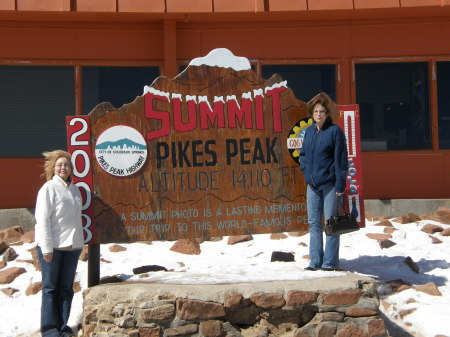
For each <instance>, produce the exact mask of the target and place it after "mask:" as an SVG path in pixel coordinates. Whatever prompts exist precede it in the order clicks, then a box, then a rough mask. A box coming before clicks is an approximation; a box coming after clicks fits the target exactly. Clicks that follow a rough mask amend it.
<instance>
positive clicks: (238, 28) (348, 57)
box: [0, 0, 450, 208]
mask: <svg viewBox="0 0 450 337" xmlns="http://www.w3.org/2000/svg"><path fill="white" fill-rule="evenodd" d="M149 3H150V2H149V1H140V2H139V1H125V0H119V1H116V0H114V1H110V0H104V1H95V2H93V1H88V0H77V1H69V0H54V1H37V0H36V1H32V0H15V1H1V2H0V45H1V46H2V47H1V48H0V64H1V65H5V64H6V65H8V64H35V65H42V64H44V65H60V64H64V65H74V66H78V65H90V64H94V65H115V64H120V65H133V64H142V63H143V62H147V63H148V62H150V63H152V62H153V63H154V64H160V65H161V67H162V73H163V74H164V75H166V76H171V77H172V76H175V75H176V74H177V72H178V65H180V64H184V63H186V62H187V61H189V60H191V59H193V58H195V57H198V56H203V55H206V54H207V53H208V52H209V51H211V50H212V49H214V48H217V47H225V48H228V49H230V50H231V51H232V52H233V53H234V54H235V55H239V56H245V57H247V58H248V59H250V60H251V61H252V62H253V63H255V64H256V67H257V69H258V70H260V67H261V65H263V64H274V63H276V64H295V63H323V62H332V63H335V64H337V69H338V70H337V72H338V74H337V75H338V76H337V84H336V87H337V102H338V103H339V104H354V103H356V98H355V87H354V80H353V79H354V72H353V68H354V64H355V62H361V61H365V62H366V61H367V62H372V61H381V60H399V59H401V60H428V61H430V62H431V64H433V62H435V61H436V60H439V59H446V60H447V59H448V60H450V13H449V12H450V11H449V8H450V2H449V1H440V0H439V1H434V0H422V1H420V0H416V1H414V0H400V1H399V0H395V1H390V0H389V1H388V0H384V1H369V0H359V1H357V0H355V1H347V0H342V1H336V0H332V1H331V0H330V1H327V0H308V1H306V0H303V1H300V0H299V1H294V0H291V1H287V0H269V1H262V0H258V1H254V0H251V1H244V0H240V1H228V0H227V1H225V0H214V1H209V0H208V1H196V2H195V3H196V6H197V7H192V1H184V0H166V1H162V0H161V1H156V0H155V1H152V2H151V3H152V6H149V5H148V4H149ZM375 3H376V4H375ZM136 5H139V6H138V7H135V6H136ZM188 5H189V6H188ZM289 9H292V10H289ZM138 11H139V13H137V12H138ZM431 73H432V72H431ZM78 80H79V79H76V81H78ZM77 83H78V82H77ZM431 83H432V86H433V85H434V89H432V91H431V96H432V97H431V100H430V102H431V110H432V112H431V116H432V117H431V118H432V120H433V121H432V125H433V128H436V119H437V118H436V116H437V106H436V97H435V96H436V94H435V78H434V77H433V78H431ZM433 90H434V91H433ZM137 94H140V93H137ZM76 100H77V102H76V103H75V106H76V111H74V114H77V113H81V110H80V109H81V108H80V107H81V103H80V93H79V92H78V93H77V95H76ZM17 132H20V130H17ZM24 136H26V135H24ZM30 141H32V140H30ZM42 163H43V161H42V159H38V158H19V159H10V158H0V177H1V186H2V193H1V194H0V208H16V207H32V206H33V205H34V203H35V197H36V193H37V190H38V189H39V187H40V185H41V184H42V183H43V180H42V179H40V178H38V177H39V175H40V174H41V171H42ZM363 169H364V194H365V197H366V198H367V199H394V198H450V151H449V150H438V147H437V141H436V139H435V137H434V139H433V149H432V150H426V151H390V152H365V153H364V154H363ZM5 191H7V192H5Z"/></svg>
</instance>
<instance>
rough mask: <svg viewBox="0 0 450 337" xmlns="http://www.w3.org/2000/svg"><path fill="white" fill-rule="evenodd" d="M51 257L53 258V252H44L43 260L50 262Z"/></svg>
mask: <svg viewBox="0 0 450 337" xmlns="http://www.w3.org/2000/svg"><path fill="white" fill-rule="evenodd" d="M52 259H53V254H52V253H50V254H44V261H45V262H52Z"/></svg>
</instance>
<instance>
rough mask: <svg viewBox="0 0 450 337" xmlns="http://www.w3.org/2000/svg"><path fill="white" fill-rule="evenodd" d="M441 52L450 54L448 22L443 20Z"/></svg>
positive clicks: (449, 26)
mask: <svg viewBox="0 0 450 337" xmlns="http://www.w3.org/2000/svg"><path fill="white" fill-rule="evenodd" d="M442 34H443V36H442V41H440V43H441V45H442V54H450V22H449V21H444V22H443V23H442Z"/></svg>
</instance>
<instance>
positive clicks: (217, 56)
mask: <svg viewBox="0 0 450 337" xmlns="http://www.w3.org/2000/svg"><path fill="white" fill-rule="evenodd" d="M189 65H190V66H201V65H207V66H210V67H214V66H215V67H221V68H233V69H234V70H236V71H240V70H249V69H250V68H251V67H250V62H249V61H248V59H247V58H245V57H240V56H235V55H234V54H233V53H232V52H231V51H229V50H228V49H226V48H217V49H214V50H212V51H210V52H209V54H208V55H206V56H204V57H197V58H195V59H193V60H192V61H191V62H190V63H189Z"/></svg>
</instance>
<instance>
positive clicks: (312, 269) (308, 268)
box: [305, 267, 317, 271]
mask: <svg viewBox="0 0 450 337" xmlns="http://www.w3.org/2000/svg"><path fill="white" fill-rule="evenodd" d="M305 270H308V271H316V270H317V269H316V268H313V267H306V268H305Z"/></svg>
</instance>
